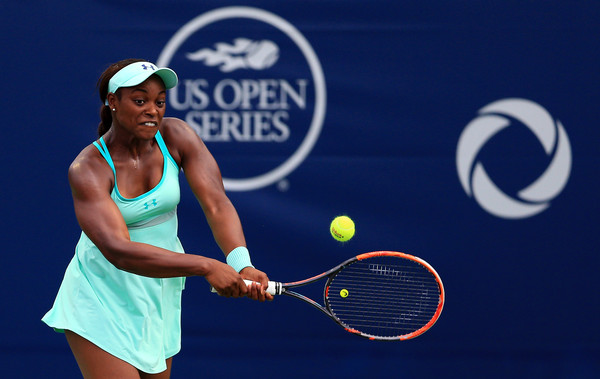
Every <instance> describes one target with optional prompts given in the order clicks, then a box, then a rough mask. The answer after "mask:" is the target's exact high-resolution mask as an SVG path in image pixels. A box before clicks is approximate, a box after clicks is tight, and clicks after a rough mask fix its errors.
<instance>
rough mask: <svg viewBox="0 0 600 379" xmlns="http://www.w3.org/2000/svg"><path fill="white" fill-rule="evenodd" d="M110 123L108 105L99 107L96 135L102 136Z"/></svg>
mask: <svg viewBox="0 0 600 379" xmlns="http://www.w3.org/2000/svg"><path fill="white" fill-rule="evenodd" d="M111 125H112V112H111V111H110V107H109V106H108V105H102V107H101V108H100V124H98V137H102V136H103V135H104V134H105V133H106V132H108V129H110V126H111Z"/></svg>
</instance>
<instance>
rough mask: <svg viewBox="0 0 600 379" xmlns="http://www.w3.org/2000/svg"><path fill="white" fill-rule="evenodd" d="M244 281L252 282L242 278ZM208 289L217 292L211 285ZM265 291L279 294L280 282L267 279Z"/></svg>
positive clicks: (280, 291) (280, 290) (280, 289)
mask: <svg viewBox="0 0 600 379" xmlns="http://www.w3.org/2000/svg"><path fill="white" fill-rule="evenodd" d="M244 282H245V283H246V285H248V286H249V285H250V284H252V283H253V281H252V280H248V279H244ZM210 291H211V292H217V290H216V289H214V288H213V287H210ZM265 292H266V293H269V294H271V295H281V293H282V292H283V291H282V287H281V283H279V282H271V281H269V284H268V286H267V288H266V290H265Z"/></svg>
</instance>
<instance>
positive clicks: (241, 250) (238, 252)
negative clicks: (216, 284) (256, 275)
mask: <svg viewBox="0 0 600 379" xmlns="http://www.w3.org/2000/svg"><path fill="white" fill-rule="evenodd" d="M227 264H228V265H230V266H231V267H233V269H234V270H235V271H237V272H240V271H242V270H243V269H245V268H246V267H254V266H252V262H250V253H249V252H248V249H247V248H246V247H245V246H239V247H236V248H235V249H233V250H231V252H230V253H229V254H227Z"/></svg>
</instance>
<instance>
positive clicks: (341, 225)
mask: <svg viewBox="0 0 600 379" xmlns="http://www.w3.org/2000/svg"><path fill="white" fill-rule="evenodd" d="M329 231H330V232H331V236H332V237H333V238H335V239H336V240H338V241H341V242H344V241H348V240H349V239H350V238H352V237H353V236H354V231H355V229H354V221H352V219H351V218H350V217H348V216H338V217H336V218H334V219H333V221H332V222H331V226H330V227H329Z"/></svg>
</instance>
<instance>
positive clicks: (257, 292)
mask: <svg viewBox="0 0 600 379" xmlns="http://www.w3.org/2000/svg"><path fill="white" fill-rule="evenodd" d="M240 275H241V276H242V278H244V279H249V280H252V281H254V283H252V284H250V285H249V286H248V294H247V295H246V296H247V297H249V298H251V299H252V300H258V301H265V300H269V301H271V300H273V295H271V294H269V293H267V292H265V289H266V288H267V286H268V285H269V277H268V276H267V274H265V273H264V272H262V271H260V270H257V269H255V268H254V267H246V268H244V269H243V270H242V271H240ZM259 283H260V284H259Z"/></svg>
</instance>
